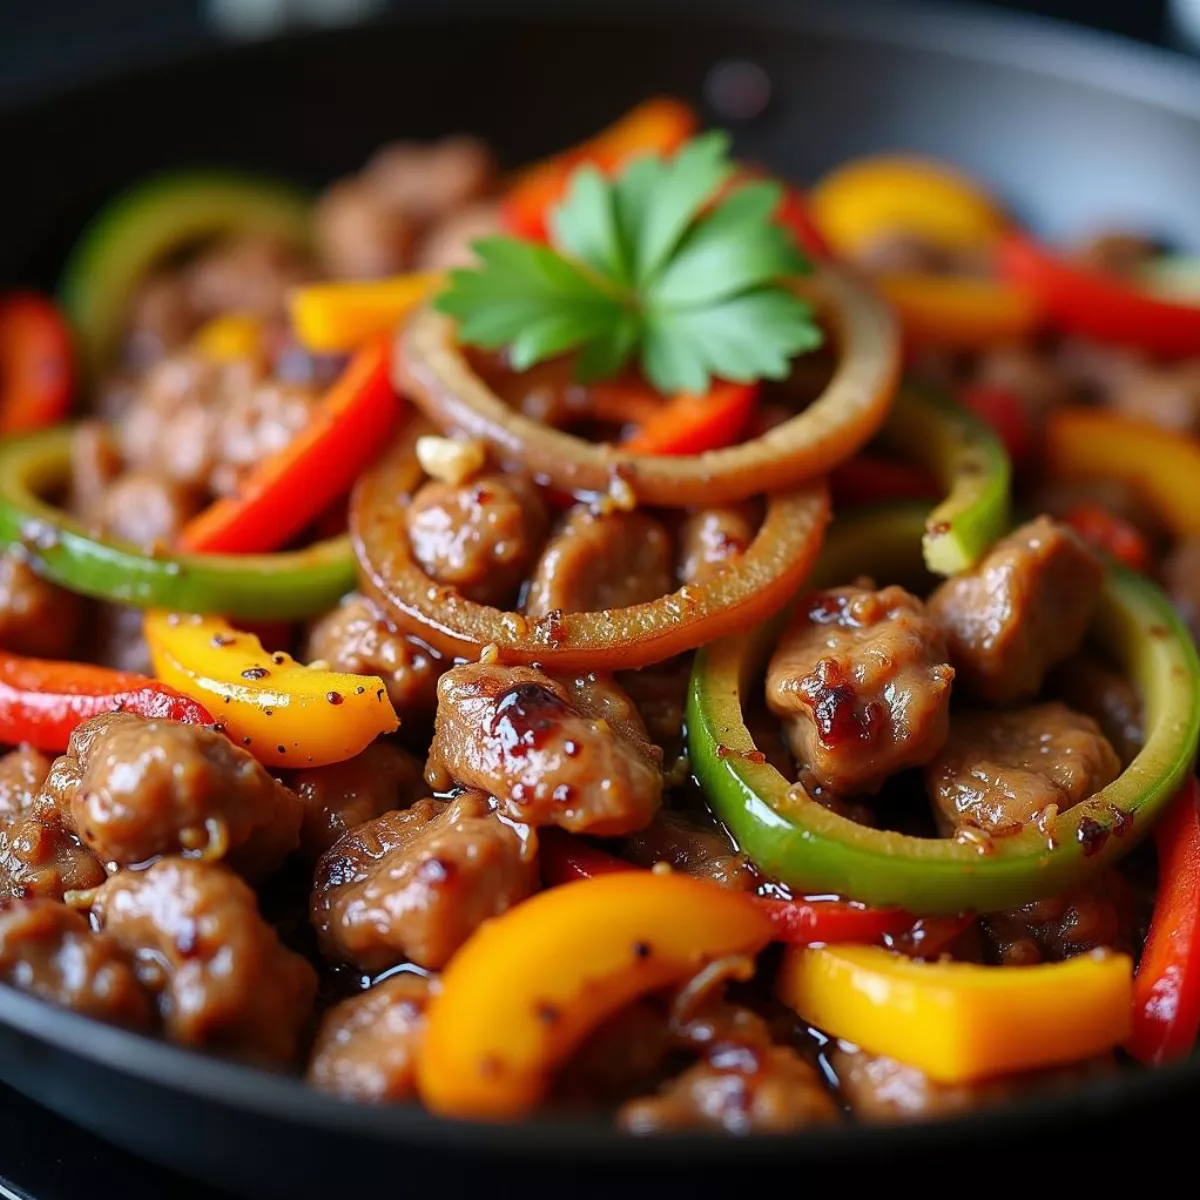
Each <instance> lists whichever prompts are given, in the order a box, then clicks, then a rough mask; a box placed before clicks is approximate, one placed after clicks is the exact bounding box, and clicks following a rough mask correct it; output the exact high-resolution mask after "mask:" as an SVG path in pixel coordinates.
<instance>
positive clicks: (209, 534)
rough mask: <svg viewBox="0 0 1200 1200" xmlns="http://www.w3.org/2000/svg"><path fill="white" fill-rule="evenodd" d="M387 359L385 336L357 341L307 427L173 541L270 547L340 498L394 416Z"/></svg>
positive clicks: (188, 546)
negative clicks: (355, 349) (360, 343)
mask: <svg viewBox="0 0 1200 1200" xmlns="http://www.w3.org/2000/svg"><path fill="white" fill-rule="evenodd" d="M390 361H391V350H390V347H389V345H388V343H387V341H386V340H385V339H382V338H377V339H374V340H373V341H371V342H368V343H367V344H366V345H365V346H363V347H362V349H361V350H359V352H358V353H357V354H356V355H355V357H354V358H353V359H352V360H351V362H350V365H349V366H348V367H347V368H346V369H345V371H343V372H342V374H341V375H340V376H339V377H338V379H337V380H336V381H335V382H334V384H333V385H332V387H331V388H330V389H329V392H328V393H327V394H326V396H325V398H324V399H323V400H322V402H321V405H320V407H319V408H318V409H317V411H316V412H315V413H314V414H313V416H312V418H311V419H310V421H309V423H308V425H307V426H306V427H305V428H304V429H302V430H301V431H300V432H299V433H298V434H297V435H296V436H295V437H294V438H293V439H292V440H291V441H290V442H289V443H288V444H287V445H286V446H285V447H284V448H283V449H282V450H279V451H277V452H276V453H275V454H272V455H270V456H269V457H268V458H266V459H264V460H263V461H262V462H260V463H259V464H258V465H257V466H256V467H255V468H254V469H253V470H252V471H251V472H250V474H249V475H248V476H247V477H246V478H245V479H244V480H242V482H241V485H240V486H239V488H238V494H237V495H236V496H229V497H226V498H224V499H221V500H218V501H217V502H216V503H215V504H211V505H210V506H209V507H208V508H206V509H205V510H204V511H203V512H202V513H199V514H198V515H197V516H195V517H193V518H192V520H190V521H189V522H188V523H187V524H186V525H185V526H184V528H183V530H182V532H181V533H180V535H179V544H180V546H181V547H182V548H183V549H184V550H188V551H190V552H192V553H208V554H214V553H217V554H256V553H263V552H265V551H271V550H278V549H279V547H280V546H284V545H286V544H287V543H288V542H289V541H291V539H292V538H294V537H295V536H296V535H297V534H298V533H300V532H301V531H302V530H304V529H305V528H306V527H307V526H308V525H309V524H311V523H312V522H313V521H314V520H316V518H317V517H318V516H320V514H321V513H322V512H324V511H325V509H326V508H328V507H329V505H331V504H332V503H333V502H334V501H335V500H337V499H338V498H339V497H341V496H344V495H345V494H346V493H347V492H348V491H349V490H350V489H351V487H353V486H354V481H355V480H356V479H357V478H358V475H359V472H360V471H362V469H363V468H364V467H365V466H366V465H367V464H368V463H369V462H370V461H371V460H372V459H373V458H374V457H375V456H376V455H377V454H378V453H379V451H380V448H381V447H383V446H385V445H386V444H387V442H388V439H389V438H390V436H391V434H392V431H393V430H394V429H395V427H396V423H397V421H398V420H399V417H400V402H399V399H398V397H397V396H396V393H395V391H394V390H393V389H392V383H391V379H390V378H389V377H388V366H389V363H390Z"/></svg>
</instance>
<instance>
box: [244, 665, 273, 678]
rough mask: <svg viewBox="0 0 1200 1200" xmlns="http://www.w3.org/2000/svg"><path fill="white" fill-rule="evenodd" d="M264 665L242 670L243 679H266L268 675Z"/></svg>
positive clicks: (268, 672)
mask: <svg viewBox="0 0 1200 1200" xmlns="http://www.w3.org/2000/svg"><path fill="white" fill-rule="evenodd" d="M270 673H271V672H270V671H268V670H267V668H266V667H247V668H246V669H245V670H244V671H243V672H242V678H243V679H266V677H267V676H268V675H270Z"/></svg>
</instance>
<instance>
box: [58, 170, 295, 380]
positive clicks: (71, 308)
mask: <svg viewBox="0 0 1200 1200" xmlns="http://www.w3.org/2000/svg"><path fill="white" fill-rule="evenodd" d="M309 225H310V205H309V202H308V199H307V197H305V196H304V195H303V193H301V192H298V191H296V190H294V189H293V188H291V187H289V186H288V185H286V184H283V183H279V182H277V181H275V180H270V179H261V178H257V177H255V176H252V175H239V174H234V173H228V172H219V171H178V172H171V173H167V174H163V175H158V176H155V177H153V178H150V179H145V180H143V181H142V182H140V183H137V184H134V186H133V187H131V188H130V189H129V190H128V191H125V192H123V193H121V194H120V195H119V196H117V197H116V198H115V199H113V200H111V201H109V203H108V204H107V205H105V207H104V208H103V209H102V210H101V211H100V213H99V214H98V215H97V216H96V217H95V218H94V219H93V220H92V222H91V223H90V224H89V225H88V226H87V228H86V229H85V230H84V231H83V234H82V235H81V236H80V238H79V241H78V242H76V244H75V246H74V248H73V249H72V251H71V254H70V257H69V258H68V259H67V265H66V267H65V268H64V270H63V276H62V280H61V282H60V284H59V299H60V301H61V303H62V306H63V308H64V309H65V311H66V313H67V315H68V316H69V317H70V320H71V324H72V325H73V326H74V327H75V333H76V336H77V338H78V339H79V346H80V352H81V353H82V355H83V357H84V361H85V363H86V364H87V366H88V368H89V369H90V370H91V371H93V372H95V371H97V370H99V369H100V368H101V367H102V366H103V365H104V363H105V362H106V361H107V360H108V359H109V358H110V357H111V355H112V354H113V352H114V351H115V349H116V344H117V339H118V337H119V335H120V332H121V328H122V325H123V323H124V321H125V318H126V315H127V313H128V309H129V302H130V299H131V298H132V296H133V293H134V291H135V289H136V288H137V286H138V284H139V283H140V282H141V280H142V279H144V278H145V276H146V274H147V273H148V272H149V271H150V270H151V269H152V268H153V267H154V266H155V265H156V264H157V263H160V262H162V261H164V260H165V259H167V258H170V257H171V256H172V255H174V254H177V253H178V252H180V251H181V250H184V249H186V248H187V247H188V246H190V245H193V244H195V243H197V242H200V241H202V240H204V239H207V238H213V237H218V236H221V235H224V234H266V235H270V236H273V237H277V238H279V239H281V240H283V241H286V242H288V243H291V244H293V245H297V246H305V245H307V244H308V240H309Z"/></svg>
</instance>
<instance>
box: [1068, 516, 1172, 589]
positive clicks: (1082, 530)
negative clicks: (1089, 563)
mask: <svg viewBox="0 0 1200 1200" xmlns="http://www.w3.org/2000/svg"><path fill="white" fill-rule="evenodd" d="M1063 520H1064V521H1065V523H1066V524H1067V525H1070V527H1071V528H1072V529H1074V530H1075V532H1076V533H1077V534H1079V536H1080V537H1081V538H1083V540H1084V541H1085V542H1087V544H1088V545H1089V546H1091V547H1092V548H1093V549H1094V550H1099V551H1100V552H1101V553H1102V554H1108V555H1110V556H1111V557H1112V558H1115V559H1116V560H1117V561H1118V562H1121V563H1124V564H1125V565H1126V566H1127V567H1132V568H1133V570H1135V571H1141V572H1142V574H1143V575H1145V574H1148V573H1149V572H1150V570H1151V568H1152V567H1153V566H1154V553H1153V551H1152V550H1151V549H1150V544H1149V542H1147V541H1146V539H1145V537H1143V536H1142V534H1141V532H1140V531H1139V530H1138V529H1136V528H1135V527H1134V526H1133V525H1131V524H1130V523H1129V522H1128V521H1125V520H1122V518H1120V517H1117V516H1114V515H1113V514H1112V513H1110V512H1108V511H1107V509H1104V508H1101V507H1100V505H1099V504H1091V503H1089V502H1088V501H1086V500H1081V501H1080V502H1079V503H1078V504H1074V505H1072V506H1071V508H1070V509H1069V510H1068V512H1067V513H1066V514H1065V515H1064V517H1063Z"/></svg>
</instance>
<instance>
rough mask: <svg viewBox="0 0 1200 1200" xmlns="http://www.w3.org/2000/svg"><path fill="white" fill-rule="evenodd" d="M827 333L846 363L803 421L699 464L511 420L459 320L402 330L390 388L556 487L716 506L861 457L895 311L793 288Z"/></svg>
mask: <svg viewBox="0 0 1200 1200" xmlns="http://www.w3.org/2000/svg"><path fill="white" fill-rule="evenodd" d="M800 287H801V290H802V291H803V293H804V295H805V296H807V297H808V298H810V299H811V300H813V301H814V302H815V303H816V305H817V307H818V309H819V310H820V311H821V312H822V314H823V316H824V317H825V318H826V319H827V320H828V322H829V323H830V325H831V326H832V332H833V335H834V337H835V338H836V340H837V342H838V343H839V345H840V348H841V361H840V362H839V364H838V367H837V369H836V370H835V371H834V373H833V378H832V379H831V380H830V381H829V386H828V387H826V389H825V391H824V392H823V393H822V394H821V395H820V396H819V397H818V398H817V399H816V400H814V401H813V403H812V404H810V405H809V406H808V407H807V408H806V409H805V410H804V411H803V412H801V413H798V414H797V415H796V416H794V417H792V418H791V419H790V420H788V421H785V422H784V423H783V424H781V425H778V426H776V427H775V428H774V429H771V430H770V431H768V432H767V433H765V434H763V435H762V436H761V437H757V438H753V439H751V440H750V441H746V442H742V443H740V444H739V445H736V446H729V447H726V448H724V449H721V450H710V451H708V452H707V453H705V454H696V455H687V456H678V457H666V456H657V455H650V454H633V453H630V452H629V451H623V450H622V449H621V447H620V446H619V445H610V444H607V443H596V442H589V441H586V440H584V439H583V438H578V437H575V436H574V435H572V434H569V433H565V432H563V431H561V430H557V429H551V428H549V427H548V426H546V425H543V424H542V423H541V422H539V421H535V420H532V419H530V418H529V417H527V416H525V415H523V414H522V413H520V412H517V411H516V410H515V409H513V408H511V407H510V406H509V405H507V404H505V403H504V401H503V400H502V399H501V398H500V397H499V396H497V395H496V393H495V392H493V391H492V389H491V388H490V387H488V385H487V384H486V383H485V382H484V381H483V380H482V379H481V378H480V377H479V376H478V375H477V374H476V373H475V371H474V370H472V368H471V366H470V365H469V363H468V362H467V360H466V358H465V357H464V355H463V353H462V351H461V350H460V349H459V347H458V345H457V343H456V342H455V338H454V330H455V326H454V322H453V321H452V320H451V319H450V318H449V317H446V316H443V315H442V314H441V313H438V312H436V311H434V310H433V309H431V308H424V309H422V310H420V311H419V312H418V313H417V314H416V315H415V316H414V317H413V319H412V320H411V321H410V322H409V324H408V325H407V326H406V327H405V328H404V329H403V330H402V331H401V334H400V337H399V341H398V343H397V353H396V354H395V356H394V363H395V365H394V366H393V377H394V379H395V382H396V386H397V387H398V388H399V389H400V390H401V391H402V392H403V393H404V394H405V395H407V396H408V397H410V398H411V399H412V400H413V401H414V403H416V404H417V405H418V407H420V408H421V409H422V410H423V411H424V413H425V414H426V415H427V416H428V417H429V419H430V420H431V421H433V422H434V423H435V424H436V425H438V426H440V427H441V428H442V429H446V430H457V431H460V432H462V433H464V434H466V435H467V436H469V437H472V438H480V439H482V440H484V441H486V442H488V443H490V444H491V445H492V446H493V447H494V448H495V450H496V451H497V453H498V454H499V455H500V456H501V457H502V458H506V459H515V460H516V461H519V462H521V463H523V464H524V465H525V466H526V467H528V468H529V470H530V471H532V472H533V474H534V475H535V476H537V477H538V478H539V479H542V480H544V481H546V482H548V483H550V484H553V485H554V486H555V487H558V488H563V489H567V490H579V491H596V492H603V491H606V490H607V489H608V488H609V486H610V485H611V484H612V482H613V480H614V478H620V479H623V480H625V481H626V482H627V483H628V484H629V485H630V486H631V487H632V489H633V493H634V495H635V496H637V498H638V500H640V501H641V502H642V503H643V504H658V505H663V506H667V507H679V506H684V505H690V504H722V503H726V502H728V501H731V500H744V499H746V498H747V497H749V496H756V495H759V494H760V493H762V492H770V491H778V490H780V489H782V488H788V487H796V486H797V485H799V484H802V483H805V482H807V481H808V480H810V479H814V478H816V477H817V476H820V475H824V474H826V473H827V472H828V471H829V470H830V469H832V468H833V467H834V466H836V465H837V464H838V463H839V462H841V461H842V460H843V459H844V458H848V457H849V456H850V455H851V454H853V453H854V452H855V451H856V450H858V449H860V448H861V447H862V446H863V445H864V444H865V443H866V442H867V441H869V440H870V438H871V437H872V436H873V435H874V434H875V432H876V430H878V428H879V427H880V425H881V424H882V423H883V420H884V418H885V417H886V416H887V413H888V408H889V406H890V404H891V399H892V394H893V392H894V391H895V387H896V381H897V376H898V373H899V368H900V336H899V332H898V327H897V324H896V321H895V318H894V317H893V316H892V313H891V310H890V309H889V308H888V307H887V305H886V304H885V303H884V302H883V301H882V300H880V299H879V298H878V297H877V296H876V295H875V294H874V293H873V292H871V291H870V290H869V289H868V288H867V287H866V286H865V285H863V284H861V283H859V282H858V281H857V280H855V279H854V278H853V277H852V276H851V275H849V274H848V273H846V272H845V271H843V270H841V269H839V268H836V267H827V268H824V269H822V271H821V273H820V274H819V275H817V276H816V277H814V278H813V279H811V280H805V281H804V282H803V284H802V285H800Z"/></svg>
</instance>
